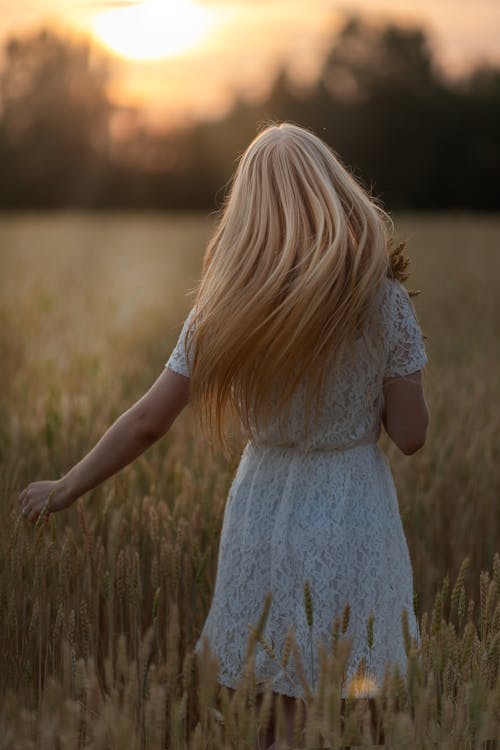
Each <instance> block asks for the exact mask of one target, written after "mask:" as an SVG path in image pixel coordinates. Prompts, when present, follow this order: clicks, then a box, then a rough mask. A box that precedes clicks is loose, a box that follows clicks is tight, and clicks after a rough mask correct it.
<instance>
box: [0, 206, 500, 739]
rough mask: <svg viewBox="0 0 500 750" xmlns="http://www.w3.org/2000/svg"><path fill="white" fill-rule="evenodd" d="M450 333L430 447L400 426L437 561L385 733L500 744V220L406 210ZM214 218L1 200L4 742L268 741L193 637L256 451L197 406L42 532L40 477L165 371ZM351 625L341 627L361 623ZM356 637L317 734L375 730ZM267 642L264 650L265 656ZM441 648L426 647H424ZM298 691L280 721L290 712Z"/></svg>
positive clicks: (433, 374) (415, 511)
mask: <svg viewBox="0 0 500 750" xmlns="http://www.w3.org/2000/svg"><path fill="white" fill-rule="evenodd" d="M393 218H394V220H395V224H396V229H397V238H398V239H400V240H403V239H406V240H407V252H408V254H409V256H410V257H411V259H412V262H411V266H410V270H411V275H410V278H409V280H408V282H407V286H408V288H409V289H420V290H421V294H420V295H419V296H418V297H416V298H414V304H415V308H416V310H417V313H418V316H419V319H420V322H421V325H422V329H423V331H424V334H425V335H426V336H427V339H426V345H427V352H428V356H429V365H428V367H427V372H426V374H425V388H426V396H427V400H428V404H429V409H430V415H431V421H430V426H429V431H428V439H427V442H426V445H425V446H424V448H423V449H422V450H420V451H419V452H418V453H416V454H415V455H413V456H411V457H407V456H404V455H403V454H401V453H399V451H398V449H397V448H396V447H395V446H394V445H392V444H390V443H389V440H388V438H387V436H386V435H382V437H381V442H382V445H383V447H384V449H385V450H386V451H387V454H388V457H389V461H390V463H391V466H392V470H393V474H394V478H395V482H396V487H397V490H398V497H399V504H400V510H401V517H402V520H403V526H404V529H405V533H406V537H407V541H408V547H409V550H410V556H411V560H412V564H413V570H414V583H415V595H416V599H415V608H416V612H417V616H418V618H419V622H420V623H421V633H422V645H421V653H420V654H417V653H416V649H415V648H414V645H415V644H412V643H409V644H408V654H409V670H408V675H407V678H405V677H404V676H401V675H399V674H398V673H397V671H396V672H395V673H393V674H392V676H391V679H389V680H388V682H387V684H384V686H383V689H382V691H381V693H380V696H379V698H377V701H378V710H379V715H380V717H381V719H383V722H384V731H385V746H386V747H388V748H389V747H390V748H398V749H401V748H427V747H429V748H430V747H439V748H445V749H449V750H452V749H453V750H455V749H458V748H460V749H462V748H463V749H466V748H470V749H471V750H472V749H473V748H479V747H483V746H485V745H484V741H485V740H486V739H487V738H488V739H492V740H493V739H496V741H497V743H498V742H500V492H499V488H500V455H499V454H500V419H499V391H500V361H499V359H500V358H499V339H498V331H499V323H500V294H499V288H498V280H499V278H500V218H499V217H494V216H466V215H460V214H457V215H454V214H449V215H437V216H432V215H419V216H417V215H401V216H395V217H393ZM211 221H212V219H211V218H210V217H207V216H203V215H199V214H192V215H190V214H183V215H171V216H168V215H158V214H138V215H121V214H95V215H85V214H78V213H74V214H73V213H61V214H53V215H48V214H47V215H44V214H42V215H36V214H24V215H23V214H19V215H3V216H1V217H0V254H1V255H0V257H1V269H2V273H1V275H0V358H1V359H0V361H1V368H0V385H1V399H0V415H1V419H0V462H1V472H0V483H1V500H0V502H1V509H2V517H3V519H4V522H3V523H2V525H1V528H0V608H1V617H0V642H1V654H0V748H1V749H2V750H3V749H4V748H16V749H17V748H22V749H23V750H24V749H26V750H28V748H30V749H31V748H33V750H34V749H35V748H37V750H42V749H43V750H45V749H46V748H47V750H48V749H49V748H51V749H53V748H61V750H65V749H66V748H93V749H95V750H101V749H104V748H110V749H111V748H112V749H113V750H114V748H117V749H118V748H127V749H128V748H130V749H132V748H134V749H135V748H137V749H139V748H148V750H149V749H151V750H153V749H156V748H163V747H168V748H172V750H178V749H180V748H189V749H191V748H192V749H193V750H194V749H195V748H197V749H200V750H201V749H202V748H203V749H204V750H211V749H212V748H214V749H215V748H217V749H219V748H220V749H227V750H229V748H238V749H241V750H243V748H253V747H257V745H256V744H255V743H256V737H257V726H258V725H260V726H265V724H266V722H268V721H269V711H270V704H269V702H268V701H264V702H262V704H260V703H259V704H258V705H256V700H255V682H254V679H253V672H252V668H251V660H250V661H249V664H250V666H249V668H248V671H247V673H246V674H245V677H244V679H242V682H241V685H240V687H239V688H238V690H237V691H236V693H235V694H234V695H232V694H230V693H229V691H226V690H225V689H219V686H218V684H217V681H216V669H215V668H214V667H215V666H216V665H215V663H214V662H213V661H212V655H211V654H209V653H207V654H206V659H205V660H203V661H201V660H200V662H198V661H197V660H196V659H195V658H194V655H193V652H192V649H193V647H194V643H195V641H196V639H197V637H198V634H199V632H200V630H201V627H202V625H203V622H204V619H205V617H206V614H207V612H208V607H209V605H210V600H211V595H212V591H213V584H214V580H215V572H216V564H217V551H218V540H219V533H220V528H221V522H222V516H223V512H224V503H225V498H226V493H227V490H228V487H229V484H230V482H231V479H232V476H233V473H234V470H235V468H236V465H237V462H238V458H239V456H238V454H237V452H235V454H234V456H233V457H232V458H231V459H229V460H227V459H224V458H223V456H222V454H221V452H220V451H218V450H217V449H215V448H213V449H211V448H209V447H208V446H207V443H206V442H205V440H204V438H203V437H202V436H201V434H200V430H199V427H198V423H197V420H196V415H195V414H193V413H192V411H191V410H190V409H189V408H188V409H187V410H186V411H185V412H184V413H183V414H182V415H181V416H180V417H179V419H178V420H177V422H176V423H175V424H174V426H173V428H172V429H171V431H170V432H169V433H168V434H167V435H166V436H165V437H164V438H163V439H162V440H161V441H159V442H158V443H157V444H156V445H154V446H153V447H152V448H150V449H149V450H148V451H147V452H146V453H144V454H143V455H142V456H141V457H140V458H139V459H137V460H136V461H135V462H134V463H132V464H131V465H130V466H128V467H127V468H126V469H124V470H123V471H122V472H120V473H119V474H118V475H116V476H115V477H113V478H111V479H109V480H107V481H106V482H105V483H103V485H101V486H100V487H99V488H97V489H95V490H94V491H92V492H90V493H88V495H86V496H84V497H82V498H80V499H79V500H78V501H77V502H76V503H75V504H74V505H73V506H72V507H71V508H70V509H69V510H67V511H65V512H62V513H59V514H55V515H52V516H50V518H49V522H48V524H46V525H42V526H40V528H34V527H33V526H31V525H29V524H28V523H26V522H23V520H22V518H21V516H20V514H19V508H18V504H17V494H18V492H19V491H20V489H22V488H23V487H25V486H26V484H28V483H29V482H31V481H35V480H38V479H55V478H58V477H59V476H61V475H62V474H64V473H65V472H66V471H67V470H68V469H69V468H71V466H72V465H73V464H74V463H76V462H77V461H79V460H80V459H81V458H82V457H83V456H84V455H85V453H87V452H88V451H89V450H90V448H92V447H93V445H94V444H95V443H96V442H97V440H98V439H99V437H100V436H101V435H102V434H103V433H104V431H105V430H106V429H107V427H108V426H109V425H110V424H111V423H112V422H113V421H114V419H116V418H117V417H118V416H119V415H120V414H121V413H122V412H123V411H124V410H125V409H127V408H128V407H129V406H131V405H132V403H133V402H134V401H135V400H137V399H138V398H139V397H140V396H141V395H142V394H143V393H144V392H145V390H147V388H148V387H149V386H150V385H151V384H152V382H153V381H154V380H155V379H156V377H157V376H158V374H159V373H160V372H161V370H162V368H163V365H164V363H165V361H166V359H167V358H168V356H169V353H170V351H171V349H172V346H173V345H174V343H175V341H176V339H177V335H178V332H179V329H180V325H181V323H182V321H183V318H184V315H185V313H186V312H187V310H188V309H189V306H190V297H189V290H190V289H192V288H194V286H195V284H196V282H197V279H198V276H199V273H200V267H201V266H200V261H201V257H202V254H203V251H204V247H205V244H206V241H207V239H208V237H209V233H210V229H211ZM340 635H341V634H340ZM341 646H342V639H341V638H339V640H338V641H335V642H334V643H333V644H332V649H331V652H330V653H329V654H328V655H327V656H325V661H324V669H323V676H324V679H323V680H322V682H321V687H320V690H319V692H318V694H314V696H313V698H312V699H311V702H310V704H308V706H307V723H306V734H305V737H304V738H302V739H301V738H297V746H299V744H300V742H302V743H304V744H302V746H304V747H308V748H313V747H321V746H322V747H332V748H333V747H339V746H340V745H342V744H343V743H344V744H349V743H351V744H352V745H362V744H364V745H365V746H369V745H370V741H371V740H370V739H369V736H368V728H367V727H368V725H367V713H366V711H367V707H366V703H364V702H363V701H353V702H352V704H351V703H349V702H348V705H347V713H346V715H345V716H344V717H343V718H342V721H341V720H340V715H339V698H338V694H339V691H338V687H339V681H340V679H341V669H340V668H339V665H340V667H341V663H342V658H344V657H343V656H342V654H344V651H343V650H342V648H341ZM250 653H251V650H250ZM417 657H419V658H417ZM280 717H281V718H282V715H281V708H280V707H278V719H279V721H281V718H280Z"/></svg>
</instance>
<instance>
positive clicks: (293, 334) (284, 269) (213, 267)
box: [186, 122, 401, 444]
mask: <svg viewBox="0 0 500 750" xmlns="http://www.w3.org/2000/svg"><path fill="white" fill-rule="evenodd" d="M392 229H393V224H392V220H391V219H390V217H389V216H388V214H387V213H386V212H385V211H384V210H383V209H382V208H381V207H380V206H379V205H378V204H377V202H376V200H375V199H373V198H371V197H370V196H369V195H368V194H367V192H366V191H365V190H364V189H363V187H362V186H361V185H360V184H358V182H357V181H356V180H355V179H354V177H353V176H352V175H351V174H349V172H348V171H347V169H346V168H345V167H344V166H343V164H342V163H341V161H340V159H339V157H338V156H337V155H336V154H335V152H334V151H333V150H332V149H331V148H330V147H329V146H328V145H327V144H326V143H324V142H323V141H322V140H321V139H320V138H318V137H317V136H316V135H315V134H314V133H312V132H311V131H309V130H307V129H305V128H303V127H300V126H298V125H296V124H293V123H290V122H282V123H281V124H274V123H273V124H270V125H267V126H266V127H265V129H263V130H262V131H261V132H260V133H258V135H257V136H256V137H255V138H254V140H253V141H252V142H251V143H250V145H249V146H248V147H247V149H246V150H245V151H244V153H243V154H242V155H241V157H240V158H239V163H238V166H237V169H236V172H235V174H234V176H233V182H232V186H231V189H230V191H229V192H228V194H227V196H226V198H225V201H224V203H223V206H222V209H221V210H220V217H219V220H218V223H217V226H216V229H215V231H214V233H213V235H212V237H211V239H210V241H209V243H208V245H207V249H206V252H205V257H204V263H203V273H202V278H201V282H200V284H199V287H198V290H197V295H196V300H195V304H194V314H193V317H192V319H191V322H190V325H189V327H188V330H187V335H186V344H187V347H188V355H189V356H191V358H192V359H191V361H192V366H191V398H192V401H193V402H195V403H196V405H197V406H198V409H199V415H200V418H201V422H202V425H204V426H205V427H208V429H209V432H211V433H212V434H215V436H216V437H218V438H219V439H220V440H221V441H222V443H223V444H226V442H225V438H226V429H227V425H228V422H227V420H228V419H230V418H231V417H234V416H235V415H237V417H238V420H239V421H241V424H242V425H243V428H244V430H245V432H246V433H247V434H248V435H249V436H250V437H255V435H256V434H257V432H258V431H259V430H261V429H263V428H265V427H266V425H268V424H270V423H271V422H273V421H274V420H275V419H277V418H278V417H280V415H282V414H283V413H286V410H287V409H288V408H289V406H290V403H291V400H292V397H293V395H294V393H295V392H296V391H297V388H298V387H299V385H300V383H301V382H302V381H305V382H306V383H307V389H308V390H307V394H308V396H307V403H312V401H313V400H314V401H315V403H316V405H318V404H319V401H320V396H321V392H322V386H323V382H324V378H325V374H326V367H327V364H328V360H329V357H328V356H327V355H332V356H333V357H334V358H335V361H337V358H340V357H341V355H342V352H343V351H344V349H345V347H346V346H348V344H349V343H350V342H351V341H352V340H353V338H354V337H355V336H356V334H358V333H359V332H360V331H361V330H362V329H363V326H364V325H365V323H366V321H367V319H368V317H369V315H370V310H371V306H372V303H374V300H375V297H376V295H377V292H378V289H379V288H380V285H381V283H382V280H383V279H384V277H385V276H386V275H391V251H390V248H389V246H390V243H391V240H392V238H391V236H390V235H391V230H392ZM398 250H400V248H398ZM400 260H401V259H400Z"/></svg>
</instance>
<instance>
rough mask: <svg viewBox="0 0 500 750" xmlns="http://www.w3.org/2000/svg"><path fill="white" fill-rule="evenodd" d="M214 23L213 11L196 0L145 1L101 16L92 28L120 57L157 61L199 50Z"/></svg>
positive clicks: (98, 16)
mask: <svg viewBox="0 0 500 750" xmlns="http://www.w3.org/2000/svg"><path fill="white" fill-rule="evenodd" d="M211 22H212V18H211V15H210V13H209V11H208V10H207V9H205V8H202V7H201V6H200V5H197V4H196V3H194V2H192V0H144V1H143V2H140V3H137V5H132V6H128V7H124V8H114V9H113V10H108V11H105V12H103V13H99V15H97V16H96V17H95V18H94V20H93V23H92V26H93V29H94V33H95V34H96V35H97V37H98V38H99V39H100V40H101V41H102V42H104V44H105V45H106V46H107V47H109V48H110V49H112V50H113V51H114V52H117V53H118V54H119V55H122V56H123V57H128V58H131V59H135V60H155V59H159V58H162V57H171V56H173V55H177V54H179V53H181V52H185V51H186V50H188V49H191V48H192V47H194V46H196V44H197V43H199V42H200V40H201V39H202V38H203V36H204V35H205V34H206V33H207V31H208V30H209V28H210V26H211Z"/></svg>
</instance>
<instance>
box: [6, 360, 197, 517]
mask: <svg viewBox="0 0 500 750" xmlns="http://www.w3.org/2000/svg"><path fill="white" fill-rule="evenodd" d="M188 401H189V378H187V377H184V376H183V375H179V374H178V373H176V372H173V371H172V370H170V369H169V368H165V369H164V370H163V372H162V373H161V375H160V376H159V377H158V378H157V380H156V381H155V382H154V383H153V385H152V386H151V388H150V389H149V391H147V393H145V394H144V396H142V398H140V399H139V401H137V402H136V403H135V404H134V405H133V406H132V407H131V408H130V409H128V410H127V411H125V412H124V413H123V414H122V415H121V416H120V417H118V419H117V420H116V421H115V422H114V423H113V424H112V425H111V427H110V428H109V429H108V430H107V431H106V432H105V434H104V435H103V436H102V438H101V439H100V440H99V442H98V443H97V444H96V445H95V446H94V448H92V450H91V451H90V452H89V453H88V454H87V455H86V456H85V457H84V458H83V459H82V460H81V461H80V462H79V463H78V464H76V465H75V466H73V468H72V469H70V470H69V471H68V472H67V473H66V474H65V475H64V476H63V477H62V478H61V479H58V480H56V481H40V482H32V483H31V484H29V485H28V486H27V487H26V488H25V489H24V490H22V492H21V493H20V494H19V498H18V499H19V503H20V505H21V510H22V513H23V515H24V517H25V518H27V520H28V521H30V522H32V523H34V522H36V520H37V519H38V516H39V515H40V513H41V510H42V508H43V506H44V504H45V503H46V502H47V499H48V498H49V495H51V498H50V503H49V510H50V511H51V512H52V511H58V510H62V509H63V508H67V507H68V506H69V505H72V503H74V502H75V500H77V499H78V498H79V497H81V495H83V494H85V493H86V492H88V491H89V490H91V489H93V488H94V487H97V485H99V484H101V482H103V481H104V480H105V479H107V478H108V477H110V476H112V475H113V474H116V472H118V471H120V469H123V468H124V467H125V466H127V465H128V464H129V463H131V462H132V461H133V460H134V459H135V458H137V456H139V455H140V454H141V453H143V452H144V451H145V450H146V449H147V448H149V447H150V446H151V445H153V443H155V442H156V441H157V440H159V439H160V438H161V437H162V436H163V435H164V434H165V433H166V432H167V430H168V429H169V428H170V426H171V425H172V423H173V422H174V420H175V419H176V417H177V416H178V415H179V414H180V412H181V411H182V409H183V408H184V407H185V406H186V404H187V403H188Z"/></svg>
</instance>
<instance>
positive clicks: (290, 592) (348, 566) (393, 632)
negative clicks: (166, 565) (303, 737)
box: [165, 279, 427, 697]
mask: <svg viewBox="0 0 500 750" xmlns="http://www.w3.org/2000/svg"><path fill="white" fill-rule="evenodd" d="M188 319H189V316H188ZM373 321H374V323H375V324H376V325H378V329H377V330H379V331H382V340H383V356H382V357H381V356H380V346H379V347H378V349H377V350H376V351H377V353H376V355H375V354H374V351H375V349H374V347H373V345H372V344H373V340H372V341H371V340H370V334H369V332H367V333H366V334H365V335H364V336H363V337H360V338H358V339H357V340H356V341H355V343H354V344H353V346H352V347H351V349H350V351H349V354H348V355H347V356H346V358H345V359H344V360H343V365H342V367H341V368H337V369H336V370H332V372H331V377H330V378H329V382H328V386H327V391H326V392H327V393H328V397H327V399H326V402H325V404H324V406H323V407H322V410H321V414H320V419H319V422H318V424H317V428H316V429H315V432H314V435H313V437H312V439H310V442H309V445H308V446H306V445H305V442H304V428H303V419H302V415H303V413H304V402H303V397H304V395H303V391H300V392H299V393H297V396H296V398H295V400H294V403H293V411H292V414H291V418H290V422H289V425H288V433H287V434H288V435H289V438H288V440H287V441H286V442H285V443H284V441H283V438H282V436H281V434H280V433H279V432H278V430H277V428H276V429H270V430H269V431H268V432H267V433H266V434H265V435H262V440H259V441H258V442H259V444H258V445H253V444H250V443H248V444H247V445H246V447H245V449H244V451H243V454H242V457H241V461H240V464H239V467H238V470H237V473H236V476H235V478H234V481H233V483H232V486H231V489H230V492H229V495H228V498H227V503H226V507H225V512H224V519H223V526H222V530H221V537H220V546H219V555H218V566H217V576H216V581H215V588H214V593H213V599H212V602H211V606H210V609H209V612H208V615H207V618H206V621H205V624H204V626H203V630H202V632H201V634H200V636H199V639H198V641H197V643H196V647H195V648H196V652H197V653H200V651H201V648H202V639H203V638H204V637H205V636H206V637H207V638H208V641H209V644H210V648H211V650H212V651H213V652H214V653H215V654H216V655H217V657H218V659H219V664H220V669H219V675H218V680H219V682H220V683H221V684H223V685H226V686H229V687H233V688H234V687H236V685H237V684H238V681H239V680H240V678H241V676H242V665H243V661H244V658H245V654H246V644H247V639H248V635H249V628H248V624H249V623H251V624H253V625H255V624H256V623H257V621H258V619H259V615H260V614H261V612H262V610H263V606H264V599H265V595H266V593H267V592H268V591H271V594H272V600H271V607H270V610H269V614H268V618H267V622H266V625H265V628H264V631H263V635H264V637H265V638H266V639H267V641H268V642H269V643H271V644H272V645H273V647H274V650H275V652H276V654H277V656H278V661H276V660H274V659H273V658H271V657H270V656H269V655H268V654H267V653H266V650H265V649H264V648H263V647H262V645H261V644H257V647H256V651H255V670H256V677H257V680H258V683H259V687H258V689H259V690H260V689H264V688H263V686H264V684H265V685H266V686H269V685H270V686H271V689H272V690H274V691H275V692H278V693H283V694H286V695H291V696H301V697H304V690H303V688H302V687H301V684H300V680H299V677H298V674H297V671H296V669H295V663H294V660H293V658H292V657H290V659H289V660H288V664H287V667H286V670H283V669H282V668H281V667H280V664H279V661H280V659H281V653H282V648H283V644H284V640H285V636H286V634H287V631H288V629H289V627H290V626H293V631H294V635H295V639H296V642H297V644H298V647H299V653H300V656H301V658H302V662H303V665H304V668H305V676H306V679H307V681H308V684H309V686H310V688H311V690H313V691H314V690H316V689H317V685H318V672H319V655H318V649H317V648H316V647H315V648H314V649H313V652H314V653H313V658H312V663H311V642H312V643H314V644H315V646H317V644H318V640H319V639H321V640H322V641H323V643H324V644H325V646H326V647H327V648H328V646H329V644H330V643H331V639H332V625H333V620H334V618H335V616H336V615H340V616H341V615H342V612H343V609H344V605H345V603H346V602H349V605H350V607H351V610H350V619H349V625H348V628H347V630H346V633H345V636H352V650H351V654H350V658H349V662H348V668H347V673H346V682H345V683H344V685H343V688H342V697H346V695H348V685H349V681H350V679H351V677H352V676H354V674H355V672H356V671H357V668H358V665H359V663H360V660H361V659H362V658H364V664H365V665H366V668H367V669H368V673H369V674H370V675H372V676H373V678H374V679H375V681H376V684H377V685H380V683H381V682H382V679H383V676H384V671H385V668H386V666H387V665H388V664H389V663H390V664H394V662H398V664H399V668H400V670H401V672H402V673H403V674H404V673H406V670H407V661H406V653H405V648H404V640H403V635H402V627H401V610H402V608H403V607H406V609H407V612H408V620H409V629H410V634H411V636H413V637H414V638H416V639H417V642H418V643H420V633H419V626H418V621H417V619H416V617H415V614H414V608H413V576H412V568H411V562H410V557H409V551H408V546H407V541H406V537H405V533H404V530H403V526H402V523H401V517H400V513H399V506H398V500H397V496H396V491H395V486H394V482H393V478H392V474H391V470H390V467H389V464H388V461H387V458H386V456H385V454H384V453H383V451H382V450H381V449H380V447H379V446H378V445H377V439H378V437H379V434H380V428H381V414H382V408H383V393H382V382H383V380H384V378H387V377H390V376H396V375H407V374H409V373H412V372H416V371H417V370H420V369H421V368H422V367H424V365H425V364H426V362H427V357H426V353H425V348H424V343H423V339H422V334H421V331H420V328H419V325H418V322H417V319H416V316H415V312H414V308H413V305H412V303H411V300H410V297H409V295H408V293H407V291H406V289H405V288H404V287H403V286H402V285H401V284H400V283H399V282H397V281H393V280H389V279H386V280H385V281H384V283H383V286H382V290H381V293H380V297H379V304H378V305H377V314H374V315H373ZM377 321H378V322H377ZM186 322H187V321H186ZM185 328H186V323H185V324H184V327H183V330H182V332H181V335H180V336H179V340H178V342H177V345H176V347H175V349H174V351H173V352H172V354H171V356H170V358H169V360H168V362H167V363H166V365H165V366H168V367H169V368H170V369H172V370H174V371H175V372H177V373H180V374H182V375H185V376H187V377H188V376H189V362H188V361H187V359H186V353H185V347H184V334H185ZM369 330H370V329H368V331H369ZM306 580H307V581H309V587H310V591H311V597H312V607H313V625H312V631H310V628H309V625H308V623H307V618H306V612H305V607H304V583H305V581H306ZM370 614H373V615H374V622H373V644H372V648H371V649H370V648H369V646H368V639H367V620H368V617H369V615H370ZM311 638H312V641H311ZM364 694H365V695H369V694H372V691H368V692H365V693H364Z"/></svg>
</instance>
